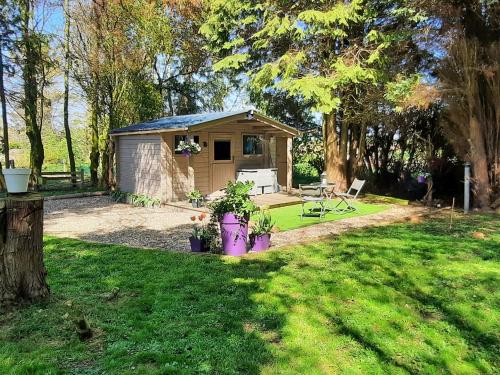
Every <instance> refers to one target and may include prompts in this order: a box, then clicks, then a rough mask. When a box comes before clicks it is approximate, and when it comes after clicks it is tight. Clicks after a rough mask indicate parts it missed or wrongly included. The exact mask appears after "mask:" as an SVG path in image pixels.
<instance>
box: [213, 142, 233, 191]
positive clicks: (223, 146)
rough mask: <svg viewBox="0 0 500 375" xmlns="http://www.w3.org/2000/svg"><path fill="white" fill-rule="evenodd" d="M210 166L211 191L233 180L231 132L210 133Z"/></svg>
mask: <svg viewBox="0 0 500 375" xmlns="http://www.w3.org/2000/svg"><path fill="white" fill-rule="evenodd" d="M210 168H211V185H212V192H214V191H217V190H220V189H222V188H224V187H226V185H227V182H228V181H233V182H234V180H235V170H234V136H233V134H222V133H214V134H210Z"/></svg>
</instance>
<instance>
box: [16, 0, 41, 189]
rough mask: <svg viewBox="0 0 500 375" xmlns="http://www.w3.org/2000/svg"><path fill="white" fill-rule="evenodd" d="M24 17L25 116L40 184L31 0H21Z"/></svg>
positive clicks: (35, 57)
mask: <svg viewBox="0 0 500 375" xmlns="http://www.w3.org/2000/svg"><path fill="white" fill-rule="evenodd" d="M21 17H22V26H21V28H22V45H23V53H24V56H23V58H24V61H23V64H22V70H23V80H24V118H25V123H26V135H27V136H28V139H29V141H30V146H31V148H30V165H31V169H32V174H33V177H34V183H35V184H36V185H38V179H39V176H40V175H41V172H42V164H43V159H44V151H43V144H42V134H41V132H40V128H39V127H38V124H37V99H38V83H37V79H36V66H37V64H38V63H39V60H40V59H39V56H38V54H37V49H36V46H35V43H36V42H35V38H34V37H33V36H32V35H31V33H32V32H31V30H30V21H31V18H32V10H31V7H30V0H23V1H21Z"/></svg>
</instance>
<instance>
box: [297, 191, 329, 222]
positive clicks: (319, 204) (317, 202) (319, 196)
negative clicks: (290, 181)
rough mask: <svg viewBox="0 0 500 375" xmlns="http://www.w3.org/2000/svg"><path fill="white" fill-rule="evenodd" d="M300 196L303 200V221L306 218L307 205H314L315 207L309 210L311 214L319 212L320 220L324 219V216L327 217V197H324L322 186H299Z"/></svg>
mask: <svg viewBox="0 0 500 375" xmlns="http://www.w3.org/2000/svg"><path fill="white" fill-rule="evenodd" d="M299 195H300V199H301V200H302V213H301V215H300V218H301V219H302V218H303V217H304V216H306V211H305V209H306V208H305V205H306V204H307V203H313V204H314V206H313V207H312V208H310V209H309V210H308V211H309V214H311V213H313V212H314V211H318V210H319V218H320V219H322V218H323V216H325V196H324V195H323V192H322V188H321V186H320V185H316V184H314V185H299Z"/></svg>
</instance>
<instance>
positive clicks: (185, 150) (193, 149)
mask: <svg viewBox="0 0 500 375" xmlns="http://www.w3.org/2000/svg"><path fill="white" fill-rule="evenodd" d="M175 151H180V152H181V153H182V155H184V156H186V157H190V156H191V155H196V154H199V153H200V151H201V146H200V145H199V144H198V143H196V142H195V141H193V140H189V141H188V142H184V141H180V142H179V145H178V146H177V148H176V149H175Z"/></svg>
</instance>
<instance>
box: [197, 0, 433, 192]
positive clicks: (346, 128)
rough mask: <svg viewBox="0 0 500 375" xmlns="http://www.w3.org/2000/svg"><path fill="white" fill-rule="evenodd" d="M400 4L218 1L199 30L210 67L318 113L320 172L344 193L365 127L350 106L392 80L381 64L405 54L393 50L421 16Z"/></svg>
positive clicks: (384, 0) (400, 46)
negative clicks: (354, 117)
mask: <svg viewBox="0 0 500 375" xmlns="http://www.w3.org/2000/svg"><path fill="white" fill-rule="evenodd" d="M405 3H406V1H388V0H378V1H363V0H350V1H337V0H332V1H307V2H306V1H274V0H262V1H250V0H246V1H238V0H229V1H225V0H217V1H211V2H209V7H210V9H209V12H208V15H207V21H206V22H205V24H204V25H203V27H202V32H203V33H204V35H205V36H206V37H207V38H208V39H209V41H210V46H211V49H212V51H213V52H214V53H215V54H216V55H217V56H218V57H219V58H220V60H219V61H218V62H217V63H216V64H215V68H216V69H233V70H236V71H238V72H241V71H243V72H246V73H247V74H248V76H249V77H250V84H251V85H252V86H253V87H255V88H256V89H258V90H266V89H269V88H274V89H278V90H281V91H285V92H286V93H287V94H288V95H291V96H297V97H300V98H302V99H304V100H306V101H310V102H312V104H313V110H315V111H318V112H320V113H322V114H323V129H324V130H323V134H324V135H323V137H324V144H325V164H326V171H327V174H328V178H329V180H331V181H335V182H336V183H337V184H338V185H339V187H340V188H342V187H344V186H346V184H348V183H349V180H350V179H351V178H352V177H354V176H353V174H354V173H353V171H354V169H353V168H354V167H355V165H357V164H358V163H360V162H361V161H362V160H363V153H364V144H365V138H366V128H367V126H366V124H358V123H354V122H353V121H350V117H351V113H350V112H351V104H353V103H354V104H355V103H357V102H358V101H359V100H360V99H361V98H363V96H364V95H366V92H367V91H368V90H369V89H370V88H373V87H376V89H377V90H379V91H384V90H385V85H386V84H387V82H388V81H391V80H393V79H396V77H395V76H394V75H393V74H392V73H391V71H390V70H387V66H391V64H390V60H391V58H394V57H395V56H403V55H406V54H404V53H397V54H395V53H394V51H396V50H398V51H400V50H407V49H408V45H409V42H411V38H412V33H411V32H410V31H411V27H412V26H414V25H415V24H417V23H418V22H420V21H422V19H423V18H422V16H421V15H420V14H419V13H418V12H416V11H414V10H413V9H410V8H407V7H406V6H405ZM406 57H407V56H406ZM402 73H403V74H408V73H411V72H407V71H404V72H402Z"/></svg>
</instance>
